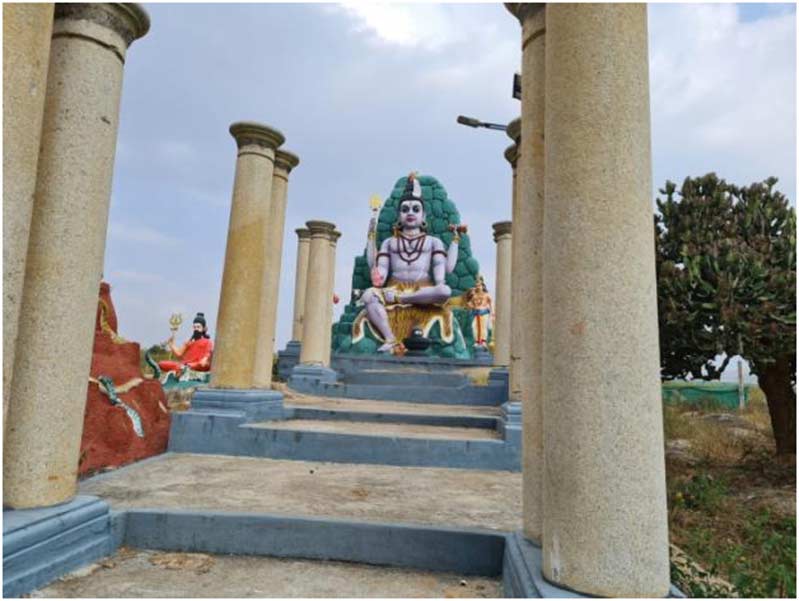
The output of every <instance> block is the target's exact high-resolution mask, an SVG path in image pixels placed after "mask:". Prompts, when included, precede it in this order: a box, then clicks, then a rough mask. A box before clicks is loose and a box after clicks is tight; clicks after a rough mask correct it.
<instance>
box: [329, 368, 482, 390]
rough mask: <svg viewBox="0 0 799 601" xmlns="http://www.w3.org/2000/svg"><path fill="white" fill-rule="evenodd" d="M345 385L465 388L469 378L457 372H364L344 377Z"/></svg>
mask: <svg viewBox="0 0 799 601" xmlns="http://www.w3.org/2000/svg"><path fill="white" fill-rule="evenodd" d="M341 379H342V380H343V382H344V383H346V384H371V385H375V386H407V385H409V384H411V385H413V386H448V387H449V386H451V387H457V386H467V385H468V384H469V383H470V382H469V377H468V376H467V375H466V374H464V373H460V372H457V371H443V372H438V373H434V372H425V371H399V370H364V371H359V372H353V373H352V374H347V375H344V376H343V377H342V378H341Z"/></svg>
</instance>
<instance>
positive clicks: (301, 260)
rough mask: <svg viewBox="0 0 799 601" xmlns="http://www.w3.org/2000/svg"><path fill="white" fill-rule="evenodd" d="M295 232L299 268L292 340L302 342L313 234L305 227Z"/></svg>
mask: <svg viewBox="0 0 799 601" xmlns="http://www.w3.org/2000/svg"><path fill="white" fill-rule="evenodd" d="M294 231H295V232H297V266H296V269H295V276H294V321H293V322H292V326H291V339H292V340H293V341H297V342H302V323H303V311H305V283H306V280H307V279H308V250H309V247H310V242H311V232H310V230H308V229H307V228H304V227H302V228H298V229H296V230H294Z"/></svg>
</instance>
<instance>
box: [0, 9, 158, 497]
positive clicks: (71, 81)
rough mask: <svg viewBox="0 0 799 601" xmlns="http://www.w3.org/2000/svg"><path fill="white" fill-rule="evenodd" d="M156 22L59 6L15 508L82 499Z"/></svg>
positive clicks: (30, 272)
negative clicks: (129, 105)
mask: <svg viewBox="0 0 799 601" xmlns="http://www.w3.org/2000/svg"><path fill="white" fill-rule="evenodd" d="M148 28H149V18H148V17H147V14H146V13H145V12H144V10H143V9H142V8H140V7H139V6H138V5H135V4H57V5H56V6H55V16H54V22H53V36H52V41H51V44H50V62H49V69H48V73H47V92H46V96H45V109H44V117H43V121H42V133H41V150H40V152H39V161H38V169H37V181H36V191H35V195H34V205H33V214H32V218H31V231H30V240H29V244H28V256H27V259H26V265H25V281H24V285H23V293H22V303H21V309H20V316H19V329H18V343H19V346H18V352H17V353H16V356H15V358H14V369H13V379H12V383H11V395H10V402H9V407H8V426H7V428H6V439H5V448H4V458H5V461H4V462H3V485H4V488H5V491H4V502H5V504H6V505H7V506H10V507H13V508H15V509H21V508H29V507H38V506H46V505H53V504H56V503H62V502H64V501H67V500H69V499H70V498H71V497H72V496H74V494H75V489H76V477H77V467H78V453H79V449H80V440H81V433H82V429H83V411H84V405H85V402H86V391H87V388H88V383H89V380H88V378H89V366H90V363H91V355H92V343H93V332H94V320H95V314H96V309H97V287H98V286H99V283H100V276H101V273H102V269H103V256H104V252H105V236H106V228H107V225H108V209H109V202H110V197H111V179H112V174H113V166H114V153H115V148H116V139H117V124H118V120H119V101H120V93H121V88H122V73H123V65H124V58H125V52H126V51H127V48H128V46H129V45H130V43H131V42H132V41H133V40H135V39H137V38H139V37H141V36H143V35H144V34H145V33H146V32H147V30H148ZM31 135H35V134H33V133H32V134H31ZM6 175H7V177H8V174H6Z"/></svg>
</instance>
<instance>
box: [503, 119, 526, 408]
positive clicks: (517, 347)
mask: <svg viewBox="0 0 799 601" xmlns="http://www.w3.org/2000/svg"><path fill="white" fill-rule="evenodd" d="M507 134H508V137H509V138H510V139H511V140H513V144H511V145H510V146H508V147H507V148H506V149H505V158H506V159H507V161H508V162H509V163H510V166H511V170H512V172H513V188H512V203H511V218H512V221H511V222H512V223H516V224H517V226H516V231H517V232H519V231H521V230H520V229H519V225H518V224H519V223H521V210H522V206H521V202H520V200H521V199H520V197H519V185H518V169H517V167H518V161H519V145H520V144H521V135H522V120H521V118H518V119H514V120H513V121H511V122H510V123H508V129H507ZM521 250H522V249H521V247H520V246H518V245H515V244H513V245H511V290H510V298H511V311H512V317H511V319H512V320H513V323H517V322H520V320H521V313H522V311H524V308H525V304H526V303H525V302H524V301H523V299H522V284H523V283H524V282H523V278H524V272H525V271H526V270H527V266H526V265H524V263H523V261H522V256H521ZM521 374H522V332H521V328H516V327H515V328H512V330H511V335H510V363H509V364H508V397H509V400H510V401H513V402H521V400H522V384H521Z"/></svg>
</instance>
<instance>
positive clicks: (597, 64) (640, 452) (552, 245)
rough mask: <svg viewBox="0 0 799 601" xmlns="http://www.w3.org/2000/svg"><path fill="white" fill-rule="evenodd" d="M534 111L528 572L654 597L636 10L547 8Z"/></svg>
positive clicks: (657, 407) (651, 303)
mask: <svg viewBox="0 0 799 601" xmlns="http://www.w3.org/2000/svg"><path fill="white" fill-rule="evenodd" d="M526 67H527V64H526V63H525V69H526ZM525 73H526V72H525ZM526 92H527V88H524V89H523V90H522V94H523V95H524V94H525V93H526ZM545 114H546V126H545V127H546V137H547V141H546V165H547V169H546V196H547V198H546V214H545V228H544V252H545V256H546V260H545V261H544V313H545V315H546V320H545V324H546V327H545V330H544V348H545V349H546V359H545V361H544V390H545V396H544V423H545V424H546V435H545V441H544V442H545V453H546V483H545V487H544V495H545V502H544V512H545V514H544V536H543V573H544V576H545V577H546V578H547V579H549V580H550V581H551V582H553V583H556V584H559V585H561V586H566V587H568V588H570V589H573V590H576V591H580V592H585V593H588V594H591V595H599V596H606V597H662V596H665V595H666V594H667V593H668V591H669V555H668V531H667V521H666V487H665V474H664V457H663V424H662V414H661V411H662V408H661V398H660V379H659V351H658V322H657V300H656V289H655V255H654V238H653V236H652V196H651V194H652V187H651V158H650V125H649V73H648V57H647V22H646V5H644V4H579V5H577V4H548V5H547V8H546V110H545ZM525 118H526V116H525ZM527 132H528V130H527V129H524V131H523V132H522V138H523V140H524V136H525V135H527ZM528 139H529V138H528ZM526 149H527V147H526V146H525V150H524V151H523V153H522V156H523V157H524V152H526Z"/></svg>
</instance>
